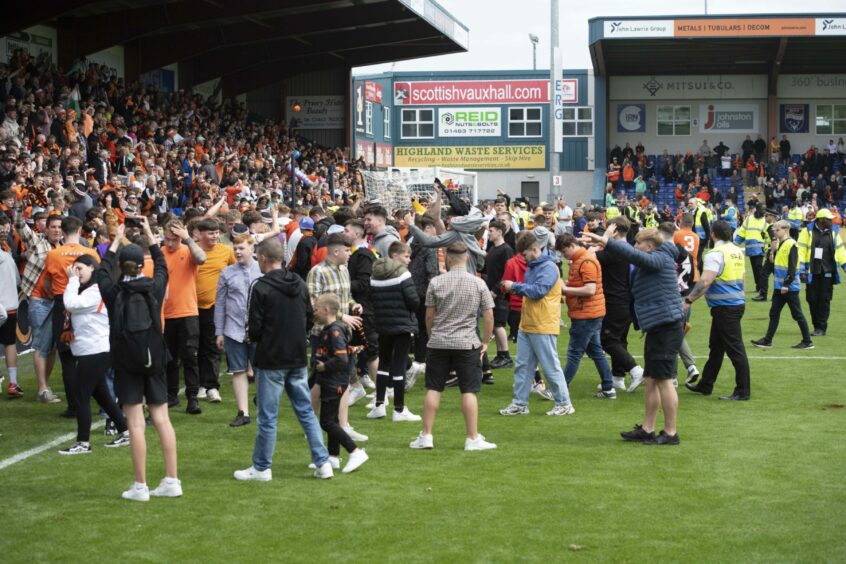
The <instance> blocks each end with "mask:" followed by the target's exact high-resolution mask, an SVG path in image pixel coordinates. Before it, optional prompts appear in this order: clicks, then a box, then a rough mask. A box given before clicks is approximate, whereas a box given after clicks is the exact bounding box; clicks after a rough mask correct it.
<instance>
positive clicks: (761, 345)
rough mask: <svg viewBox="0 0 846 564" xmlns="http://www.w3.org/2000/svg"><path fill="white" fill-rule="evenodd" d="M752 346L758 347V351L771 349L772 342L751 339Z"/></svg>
mask: <svg viewBox="0 0 846 564" xmlns="http://www.w3.org/2000/svg"><path fill="white" fill-rule="evenodd" d="M752 344H753V345H755V346H756V347H758V348H759V349H771V348H773V342H772V341H768V340H767V339H752Z"/></svg>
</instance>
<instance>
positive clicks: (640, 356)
mask: <svg viewBox="0 0 846 564" xmlns="http://www.w3.org/2000/svg"><path fill="white" fill-rule="evenodd" d="M632 356H633V357H634V358H643V355H637V354H634V355H632ZM693 358H708V355H707V354H705V355H694V356H693ZM726 358H728V357H726ZM746 358H747V359H749V360H846V356H805V355H803V354H797V355H796V356H747V357H746Z"/></svg>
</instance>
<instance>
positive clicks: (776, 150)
mask: <svg viewBox="0 0 846 564" xmlns="http://www.w3.org/2000/svg"><path fill="white" fill-rule="evenodd" d="M780 153H781V145H780V144H779V142H778V138H777V137H776V136H775V135H773V136H772V138H771V139H770V162H774V163H778V160H779V158H778V157H779V154H780Z"/></svg>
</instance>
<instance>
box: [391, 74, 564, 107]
mask: <svg viewBox="0 0 846 564" xmlns="http://www.w3.org/2000/svg"><path fill="white" fill-rule="evenodd" d="M544 102H549V80H456V81H428V82H395V83H394V105H396V106H413V105H425V106H431V105H441V106H445V105H453V104H455V105H460V104H519V103H529V104H535V103H544Z"/></svg>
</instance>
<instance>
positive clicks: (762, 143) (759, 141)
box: [755, 133, 767, 162]
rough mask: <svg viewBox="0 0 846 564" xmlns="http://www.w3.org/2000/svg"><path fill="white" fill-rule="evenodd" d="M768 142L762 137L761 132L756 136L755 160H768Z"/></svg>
mask: <svg viewBox="0 0 846 564" xmlns="http://www.w3.org/2000/svg"><path fill="white" fill-rule="evenodd" d="M766 153H767V142H766V140H765V139H764V138H763V137H761V134H760V133H759V134H758V136H757V137H756V138H755V160H756V161H758V162H765V161H766V160H767V158H766V157H767V155H766Z"/></svg>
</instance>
